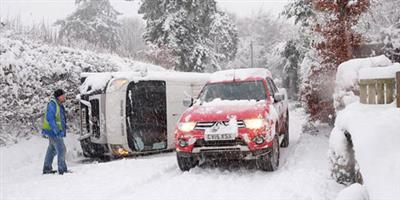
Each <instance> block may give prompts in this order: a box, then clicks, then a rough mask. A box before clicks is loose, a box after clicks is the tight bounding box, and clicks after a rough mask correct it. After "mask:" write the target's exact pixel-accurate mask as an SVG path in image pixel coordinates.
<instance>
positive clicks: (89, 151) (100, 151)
mask: <svg viewBox="0 0 400 200" xmlns="http://www.w3.org/2000/svg"><path fill="white" fill-rule="evenodd" d="M81 147H82V153H83V156H85V157H87V158H101V157H103V156H104V153H106V152H107V147H106V146H105V145H103V144H96V143H92V142H91V141H90V138H86V139H83V140H81Z"/></svg>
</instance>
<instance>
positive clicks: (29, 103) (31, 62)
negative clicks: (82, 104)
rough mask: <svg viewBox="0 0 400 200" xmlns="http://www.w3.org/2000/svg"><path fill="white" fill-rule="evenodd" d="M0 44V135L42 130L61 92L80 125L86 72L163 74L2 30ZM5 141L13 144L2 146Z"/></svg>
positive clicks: (119, 59)
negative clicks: (79, 96)
mask: <svg viewBox="0 0 400 200" xmlns="http://www.w3.org/2000/svg"><path fill="white" fill-rule="evenodd" d="M0 40H1V43H0V110H1V113H0V127H1V128H0V130H1V134H0V135H3V133H4V134H6V133H7V134H8V133H10V131H12V130H9V129H10V128H4V127H7V126H8V125H10V124H12V125H13V126H11V127H13V128H15V129H19V130H20V131H17V130H15V131H16V132H19V133H23V132H26V133H29V131H26V130H29V129H30V130H31V131H34V130H40V124H41V120H40V119H41V116H42V115H43V113H44V109H45V106H46V104H47V102H48V101H49V98H50V96H51V95H52V93H53V91H54V90H55V89H56V88H62V89H64V90H65V91H66V92H67V102H66V107H67V111H68V117H69V119H70V120H69V121H70V122H71V120H72V119H73V120H75V121H76V120H77V117H74V116H75V115H76V111H77V110H78V109H79V107H78V103H77V100H75V96H76V95H77V94H79V90H78V87H79V85H80V73H81V72H100V71H118V70H142V69H143V70H144V69H147V68H148V69H149V70H162V68H161V67H158V66H154V65H149V64H144V63H140V62H136V61H133V60H129V59H124V58H120V57H118V56H114V55H110V54H95V53H92V52H90V51H80V50H75V49H72V48H66V47H54V46H48V45H44V44H42V43H39V42H33V41H30V40H28V39H26V38H25V37H24V36H19V35H15V34H14V33H13V32H12V31H9V30H4V29H3V30H0ZM71 124H72V125H74V124H76V123H74V121H72V123H70V124H69V125H70V126H69V127H71ZM27 127H29V129H27ZM23 130H25V131H23ZM70 131H71V130H70ZM2 137H3V136H2ZM0 139H1V138H0ZM5 141H9V139H1V140H0V143H5Z"/></svg>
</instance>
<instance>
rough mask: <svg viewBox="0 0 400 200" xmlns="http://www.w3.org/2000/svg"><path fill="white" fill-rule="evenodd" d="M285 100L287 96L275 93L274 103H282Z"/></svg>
mask: <svg viewBox="0 0 400 200" xmlns="http://www.w3.org/2000/svg"><path fill="white" fill-rule="evenodd" d="M284 99H285V95H284V94H282V93H275V95H274V101H275V103H278V102H281V101H283V100H284Z"/></svg>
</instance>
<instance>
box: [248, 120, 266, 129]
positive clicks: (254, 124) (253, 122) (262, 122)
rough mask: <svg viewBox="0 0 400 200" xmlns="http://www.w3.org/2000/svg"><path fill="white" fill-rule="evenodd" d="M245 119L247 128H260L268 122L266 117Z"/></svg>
mask: <svg viewBox="0 0 400 200" xmlns="http://www.w3.org/2000/svg"><path fill="white" fill-rule="evenodd" d="M243 121H244V123H245V125H246V128H249V129H260V128H262V127H264V126H265V125H266V124H267V123H266V121H265V120H264V119H260V118H255V119H245V120H243Z"/></svg>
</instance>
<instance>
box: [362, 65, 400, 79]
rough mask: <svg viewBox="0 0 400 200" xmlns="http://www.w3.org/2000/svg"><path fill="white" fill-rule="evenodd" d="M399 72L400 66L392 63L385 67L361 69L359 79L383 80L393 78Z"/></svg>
mask: <svg viewBox="0 0 400 200" xmlns="http://www.w3.org/2000/svg"><path fill="white" fill-rule="evenodd" d="M399 71H400V64H399V63H394V64H393V65H390V66H387V67H374V68H363V69H361V70H360V77H359V78H360V79H385V78H395V77H396V72H399Z"/></svg>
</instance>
